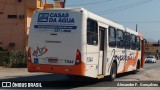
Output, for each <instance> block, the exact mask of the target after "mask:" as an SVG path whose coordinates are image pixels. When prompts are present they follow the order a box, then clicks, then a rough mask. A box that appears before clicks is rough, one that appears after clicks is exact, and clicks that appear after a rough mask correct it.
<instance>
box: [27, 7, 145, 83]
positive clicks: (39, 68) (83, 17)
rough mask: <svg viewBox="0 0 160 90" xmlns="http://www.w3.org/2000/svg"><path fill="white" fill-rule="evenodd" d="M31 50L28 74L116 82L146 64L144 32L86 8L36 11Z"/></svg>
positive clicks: (30, 39) (32, 28)
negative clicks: (47, 74)
mask: <svg viewBox="0 0 160 90" xmlns="http://www.w3.org/2000/svg"><path fill="white" fill-rule="evenodd" d="M28 47H29V49H28V71H29V72H47V73H54V74H65V75H73V76H82V77H91V78H98V79H101V78H104V77H105V76H108V77H109V78H110V80H114V79H115V78H116V75H117V74H120V73H125V72H130V71H133V72H137V70H138V69H141V68H143V65H144V37H143V35H142V34H141V33H138V32H136V31H134V30H131V29H129V28H126V27H124V26H122V25H120V24H118V23H115V22H112V21H110V20H108V19H105V18H102V17H100V16H98V15H96V14H93V13H91V12H89V11H88V10H86V9H84V8H71V9H45V10H36V11H35V12H34V14H33V17H32V21H31V25H30V31H29V36H28Z"/></svg>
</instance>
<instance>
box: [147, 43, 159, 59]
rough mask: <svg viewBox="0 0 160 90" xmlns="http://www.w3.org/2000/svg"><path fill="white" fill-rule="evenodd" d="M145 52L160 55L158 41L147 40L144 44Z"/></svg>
mask: <svg viewBox="0 0 160 90" xmlns="http://www.w3.org/2000/svg"><path fill="white" fill-rule="evenodd" d="M145 53H146V55H148V54H151V55H154V56H156V57H159V56H160V43H157V42H148V43H146V44H145Z"/></svg>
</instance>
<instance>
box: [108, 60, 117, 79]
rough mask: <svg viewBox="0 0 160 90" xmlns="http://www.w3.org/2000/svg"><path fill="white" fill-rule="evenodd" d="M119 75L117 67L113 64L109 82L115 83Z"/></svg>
mask: <svg viewBox="0 0 160 90" xmlns="http://www.w3.org/2000/svg"><path fill="white" fill-rule="evenodd" d="M116 75H117V65H116V63H115V62H113V64H112V67H111V70H110V75H109V80H110V81H114V79H115V78H116Z"/></svg>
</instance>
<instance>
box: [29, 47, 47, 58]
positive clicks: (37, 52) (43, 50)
mask: <svg viewBox="0 0 160 90" xmlns="http://www.w3.org/2000/svg"><path fill="white" fill-rule="evenodd" d="M47 51H48V49H47V48H45V47H42V48H39V47H37V49H36V50H34V51H33V53H32V55H33V56H36V57H38V56H42V55H43V54H45V53H46V52H47Z"/></svg>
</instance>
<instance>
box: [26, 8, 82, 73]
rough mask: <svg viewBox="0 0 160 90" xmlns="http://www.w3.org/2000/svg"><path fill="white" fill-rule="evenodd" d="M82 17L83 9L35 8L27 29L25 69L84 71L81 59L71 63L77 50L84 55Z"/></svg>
mask: <svg viewBox="0 0 160 90" xmlns="http://www.w3.org/2000/svg"><path fill="white" fill-rule="evenodd" d="M77 17H78V18H77ZM82 18H83V12H81V10H79V9H78V10H77V9H71V10H61V9H58V10H54V9H53V10H39V11H35V13H34V15H33V19H32V22H31V27H30V32H29V49H30V53H31V61H29V63H28V64H29V65H28V70H29V71H30V72H33V71H34V72H36V71H42V72H52V73H62V74H66V73H67V72H68V73H69V74H73V75H78V72H79V75H84V72H85V67H84V65H85V63H84V61H83V60H82V62H81V64H79V65H75V64H76V53H77V50H78V51H80V54H82V55H81V58H82V59H84V57H83V50H82V47H84V46H83V45H84V42H83V41H82ZM83 27H84V26H83ZM82 44H83V45H82ZM45 67H46V68H45ZM72 68H74V69H72ZM76 69H77V70H78V71H77V70H76ZM81 71H82V72H81ZM75 72H76V73H75ZM68 73H67V74H68ZM82 73H83V74H82Z"/></svg>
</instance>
